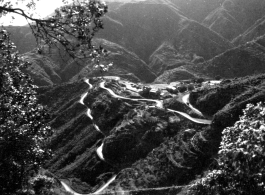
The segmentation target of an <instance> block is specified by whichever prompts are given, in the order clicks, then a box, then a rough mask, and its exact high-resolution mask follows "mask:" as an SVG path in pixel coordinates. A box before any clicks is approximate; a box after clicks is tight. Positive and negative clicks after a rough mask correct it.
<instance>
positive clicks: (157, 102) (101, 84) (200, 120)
mask: <svg viewBox="0 0 265 195" xmlns="http://www.w3.org/2000/svg"><path fill="white" fill-rule="evenodd" d="M99 87H100V88H102V89H105V90H107V91H108V92H109V93H110V94H111V95H112V96H113V97H116V98H120V99H126V100H132V101H150V102H155V103H156V106H157V107H158V108H164V106H163V102H162V101H160V100H154V99H132V98H127V97H122V96H120V95H117V94H115V93H114V92H113V91H112V90H111V89H109V88H106V87H105V81H102V82H101V83H100V84H99ZM184 97H185V96H184ZM188 97H189V94H188V96H187V95H186V97H185V98H184V100H183V102H185V101H186V102H188ZM187 105H190V104H187ZM190 108H191V109H193V110H194V111H196V112H198V113H200V114H201V115H202V113H201V112H200V111H199V110H197V109H196V108H194V107H192V106H191V105H190ZM167 110H168V111H170V112H174V113H178V114H180V115H182V116H184V117H185V118H187V119H189V120H191V121H193V122H195V123H199V124H206V125H209V124H211V122H212V121H211V120H207V119H199V118H194V117H191V116H190V115H188V114H186V113H184V112H180V111H177V110H172V109H168V108H167Z"/></svg>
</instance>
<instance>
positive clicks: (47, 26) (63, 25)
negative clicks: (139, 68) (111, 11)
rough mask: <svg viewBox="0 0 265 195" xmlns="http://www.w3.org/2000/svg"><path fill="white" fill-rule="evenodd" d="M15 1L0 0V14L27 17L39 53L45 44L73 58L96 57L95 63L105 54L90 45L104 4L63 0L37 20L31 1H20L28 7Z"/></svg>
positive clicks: (44, 48) (43, 49) (92, 1)
mask: <svg viewBox="0 0 265 195" xmlns="http://www.w3.org/2000/svg"><path fill="white" fill-rule="evenodd" d="M17 2H20V1H19V0H17V1H15V2H14V1H10V0H7V1H0V13H1V14H2V15H7V14H9V13H14V14H17V15H21V16H23V17H24V18H25V19H27V21H28V24H29V26H30V28H31V30H32V33H33V35H34V36H35V38H36V41H37V43H38V52H39V53H43V52H44V51H45V50H46V49H47V47H48V48H51V47H55V48H58V49H59V50H60V51H61V50H64V51H65V52H66V53H67V54H68V55H70V56H71V57H73V58H91V59H96V62H97V63H98V64H99V61H100V58H101V57H102V56H105V55H106V54H107V51H106V50H105V49H103V48H102V47H98V48H96V47H95V46H93V44H92V38H93V37H94V35H95V33H97V32H98V31H99V30H100V29H103V22H102V20H101V17H102V16H103V15H104V14H105V13H106V12H107V10H108V7H107V5H106V4H105V3H101V2H100V1H99V0H89V1H67V0H64V1H63V2H64V6H62V7H60V8H58V9H56V10H55V12H54V13H53V14H52V15H51V16H50V17H47V18H45V19H39V18H34V17H33V16H32V14H31V13H30V11H32V10H33V9H34V8H35V4H36V3H35V1H34V0H26V1H23V4H25V5H27V7H28V8H29V10H25V9H21V8H19V7H18V8H17V7H16V6H17Z"/></svg>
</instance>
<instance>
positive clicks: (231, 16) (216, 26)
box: [203, 0, 265, 40]
mask: <svg viewBox="0 0 265 195" xmlns="http://www.w3.org/2000/svg"><path fill="white" fill-rule="evenodd" d="M264 7H265V2H264V1H263V0H252V1H248V0H225V1H224V2H223V3H222V5H221V6H220V7H219V8H217V9H216V10H214V11H213V12H212V13H210V14H209V15H208V16H207V17H206V18H205V20H204V21H203V24H204V25H206V26H208V27H209V28H210V29H212V30H214V31H216V32H217V33H219V34H221V35H222V36H223V37H225V38H227V39H229V40H232V39H234V38H235V37H237V36H238V35H239V34H240V33H243V32H244V31H245V30H247V29H248V28H249V27H250V26H252V24H253V23H255V22H256V20H258V19H259V18H261V17H262V16H263V15H264Z"/></svg>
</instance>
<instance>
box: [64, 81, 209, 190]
mask: <svg viewBox="0 0 265 195" xmlns="http://www.w3.org/2000/svg"><path fill="white" fill-rule="evenodd" d="M99 78H100V77H99ZM104 78H107V79H114V80H117V81H118V80H120V78H119V77H115V76H109V77H104ZM84 81H85V82H86V83H87V84H88V85H89V89H91V88H93V86H92V85H91V84H90V83H89V79H85V80H84ZM104 84H105V81H102V82H101V83H100V84H99V87H100V88H102V89H105V90H107V91H108V92H109V93H110V94H111V95H112V96H113V97H116V98H120V99H126V100H132V101H149V102H155V103H156V107H158V108H163V102H162V101H159V100H153V99H132V98H127V97H122V96H119V95H117V94H115V93H114V92H113V91H112V90H111V89H109V88H106V87H105V85H104ZM126 87H129V88H131V85H130V86H128V85H126ZM87 94H88V92H86V93H84V94H82V95H81V98H80V100H79V102H80V103H81V104H83V105H85V104H84V99H85V97H86V96H87ZM182 101H183V102H184V103H185V104H186V105H187V106H189V107H190V108H191V109H192V110H194V111H195V112H196V113H198V114H200V115H202V113H201V112H200V111H199V110H197V109H196V108H194V107H193V106H192V105H191V104H190V103H189V94H187V95H185V96H183V97H182ZM150 107H155V106H150ZM167 110H168V111H170V112H174V113H178V114H180V115H182V116H184V117H185V118H187V119H189V120H191V121H193V122H195V123H200V124H211V121H210V120H206V119H197V118H193V117H191V116H190V115H188V114H186V113H184V112H180V111H176V110H172V109H167ZM86 114H87V116H88V117H89V118H90V119H91V120H92V121H93V117H92V115H91V110H90V108H88V109H87V113H86ZM93 125H94V127H95V129H96V130H97V131H99V132H101V130H100V129H99V127H98V126H97V125H96V124H94V123H93ZM101 133H102V132H101ZM103 146H104V142H102V144H101V145H100V147H98V148H97V150H96V153H97V155H98V157H99V158H100V159H101V160H102V161H105V159H104V156H103V153H102V150H103ZM116 176H117V175H114V176H113V177H112V178H111V179H109V180H108V182H107V183H105V184H104V185H103V186H102V187H100V188H99V189H98V190H97V191H96V192H94V193H90V194H80V193H77V192H75V191H73V190H72V189H71V188H70V187H69V186H68V185H67V184H66V183H65V182H63V181H61V184H62V186H63V187H64V188H65V190H66V191H68V192H70V193H72V194H74V195H93V194H100V193H101V192H102V191H103V190H105V189H106V188H107V187H108V186H109V184H111V183H112V182H113V181H114V180H115V179H116Z"/></svg>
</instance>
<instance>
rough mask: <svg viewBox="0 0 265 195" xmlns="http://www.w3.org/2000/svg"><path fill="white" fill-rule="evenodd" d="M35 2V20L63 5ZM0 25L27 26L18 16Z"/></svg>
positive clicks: (57, 1)
mask: <svg viewBox="0 0 265 195" xmlns="http://www.w3.org/2000/svg"><path fill="white" fill-rule="evenodd" d="M104 1H105V2H106V3H107V2H113V1H119V2H129V1H132V0H104ZM134 1H142V0H134ZM11 2H12V0H11ZM35 2H36V10H34V11H33V12H34V13H35V14H34V15H33V16H34V17H36V18H44V17H46V16H48V15H50V14H51V13H53V11H54V10H55V9H56V8H58V7H60V6H62V5H63V3H62V0H38V1H35ZM17 7H18V8H23V5H22V4H20V5H17V6H14V8H17ZM24 8H25V6H24ZM12 16H13V17H15V19H14V20H12ZM0 25H4V26H8V25H13V26H24V25H27V21H26V20H25V18H23V17H21V16H18V15H17V14H12V15H11V14H9V15H8V16H5V17H1V18H0Z"/></svg>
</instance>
